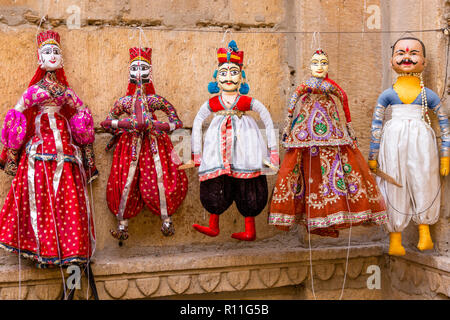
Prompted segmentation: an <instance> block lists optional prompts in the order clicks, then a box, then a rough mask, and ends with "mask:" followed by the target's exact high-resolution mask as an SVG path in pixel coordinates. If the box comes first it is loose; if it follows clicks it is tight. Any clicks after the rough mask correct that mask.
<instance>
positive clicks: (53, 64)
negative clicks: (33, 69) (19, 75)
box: [39, 44, 63, 71]
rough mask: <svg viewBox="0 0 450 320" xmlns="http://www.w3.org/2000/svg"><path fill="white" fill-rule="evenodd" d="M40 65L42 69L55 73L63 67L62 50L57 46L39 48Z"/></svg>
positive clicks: (48, 45)
mask: <svg viewBox="0 0 450 320" xmlns="http://www.w3.org/2000/svg"><path fill="white" fill-rule="evenodd" d="M39 65H40V66H41V69H44V70H47V71H55V70H56V69H60V68H62V66H63V58H62V52H61V49H60V48H59V47H58V46H57V45H55V44H46V45H43V46H42V48H39Z"/></svg>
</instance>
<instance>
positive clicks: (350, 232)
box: [337, 146, 353, 300]
mask: <svg viewBox="0 0 450 320" xmlns="http://www.w3.org/2000/svg"><path fill="white" fill-rule="evenodd" d="M337 148H338V154H339V162H340V164H341V169H343V168H344V166H343V164H342V155H341V147H340V146H337ZM342 172H343V170H342ZM344 176H345V173H344ZM345 184H346V187H348V184H347V182H346V181H345ZM345 201H346V203H347V210H348V215H349V216H350V219H349V221H350V227H349V230H348V242H347V256H346V258H345V271H344V280H343V282H342V290H341V296H340V297H339V300H342V297H343V296H344V288H345V282H346V280H347V271H348V260H349V256H350V247H351V245H350V244H351V240H352V220H353V217H352V212H351V210H350V204H349V203H348V190H346V191H345Z"/></svg>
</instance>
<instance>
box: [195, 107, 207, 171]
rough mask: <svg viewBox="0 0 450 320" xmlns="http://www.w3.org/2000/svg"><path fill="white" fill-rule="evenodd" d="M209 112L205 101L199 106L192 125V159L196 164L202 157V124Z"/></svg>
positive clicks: (197, 164) (198, 163)
mask: <svg viewBox="0 0 450 320" xmlns="http://www.w3.org/2000/svg"><path fill="white" fill-rule="evenodd" d="M210 114H211V110H210V108H209V105H208V102H205V103H204V104H203V105H202V106H201V107H200V110H199V111H198V113H197V115H196V116H195V119H194V123H193V125H192V137H191V139H192V160H194V163H195V165H196V166H199V165H200V162H201V157H202V124H203V121H205V119H206V118H207V117H208V116H209V115H210Z"/></svg>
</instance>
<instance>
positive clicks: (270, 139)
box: [252, 99, 277, 150]
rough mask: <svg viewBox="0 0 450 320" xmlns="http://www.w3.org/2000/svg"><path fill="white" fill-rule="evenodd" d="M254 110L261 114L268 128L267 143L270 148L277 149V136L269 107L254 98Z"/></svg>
mask: <svg viewBox="0 0 450 320" xmlns="http://www.w3.org/2000/svg"><path fill="white" fill-rule="evenodd" d="M252 110H253V111H256V112H258V113H259V116H260V118H261V120H262V122H263V123H264V126H265V128H266V136H267V144H268V147H269V149H270V150H276V149H277V138H276V136H275V131H274V129H273V121H272V117H271V116H270V113H269V111H268V110H267V108H266V107H265V106H264V105H263V104H262V103H261V102H260V101H258V100H256V99H253V100H252Z"/></svg>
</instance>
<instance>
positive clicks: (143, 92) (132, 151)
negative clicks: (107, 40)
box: [101, 48, 188, 240]
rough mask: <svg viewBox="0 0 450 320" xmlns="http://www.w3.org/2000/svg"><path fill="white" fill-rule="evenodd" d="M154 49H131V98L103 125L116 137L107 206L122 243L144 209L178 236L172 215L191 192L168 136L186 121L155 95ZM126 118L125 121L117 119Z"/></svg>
mask: <svg viewBox="0 0 450 320" xmlns="http://www.w3.org/2000/svg"><path fill="white" fill-rule="evenodd" d="M151 52H152V49H151V48H131V49H130V82H129V85H128V91H127V94H126V95H125V96H124V97H121V98H120V99H118V100H117V101H116V102H115V104H114V107H113V108H112V110H111V111H110V113H109V114H108V116H107V117H106V120H105V121H103V122H102V123H101V125H102V127H103V128H105V129H106V130H107V131H108V132H110V133H111V134H113V137H112V139H111V141H110V143H109V144H108V146H107V150H108V149H111V148H112V147H113V146H114V145H115V144H116V143H117V145H116V146H115V150H114V156H113V163H112V166H111V172H110V175H109V179H108V185H107V192H106V198H107V202H108V207H109V209H110V210H111V212H112V213H113V214H114V215H115V216H116V217H117V220H118V229H117V230H111V234H112V235H113V237H115V238H117V239H119V240H126V239H127V238H128V219H131V218H133V217H135V216H136V215H137V214H138V213H139V212H141V211H142V209H143V207H144V205H147V207H148V208H149V210H150V211H151V212H152V213H154V214H156V215H159V216H161V219H162V221H163V223H162V227H161V231H162V233H163V234H164V235H165V236H170V235H173V234H174V231H175V230H174V227H173V224H172V220H171V216H172V214H173V213H175V211H176V210H177V209H178V207H179V206H180V205H181V203H182V202H183V200H184V198H185V197H186V193H187V190H188V180H187V176H186V173H185V172H184V171H180V170H178V164H179V163H181V161H179V159H178V158H177V156H176V154H175V153H174V152H172V150H173V145H172V142H171V140H170V138H169V136H168V135H167V133H170V132H172V131H173V130H175V129H178V128H181V127H182V126H183V123H182V122H181V120H180V118H179V117H178V115H177V112H176V110H175V108H174V107H173V106H172V104H170V103H169V102H168V101H167V100H166V99H164V98H163V97H161V96H158V95H157V94H155V89H154V87H153V82H152V73H151V71H152V64H151ZM158 110H160V111H162V112H164V113H165V114H166V115H167V117H168V119H169V123H166V122H161V121H158V120H157V118H156V116H155V112H156V111H158ZM123 114H126V115H127V118H123V119H119V117H120V116H121V115H123Z"/></svg>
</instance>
